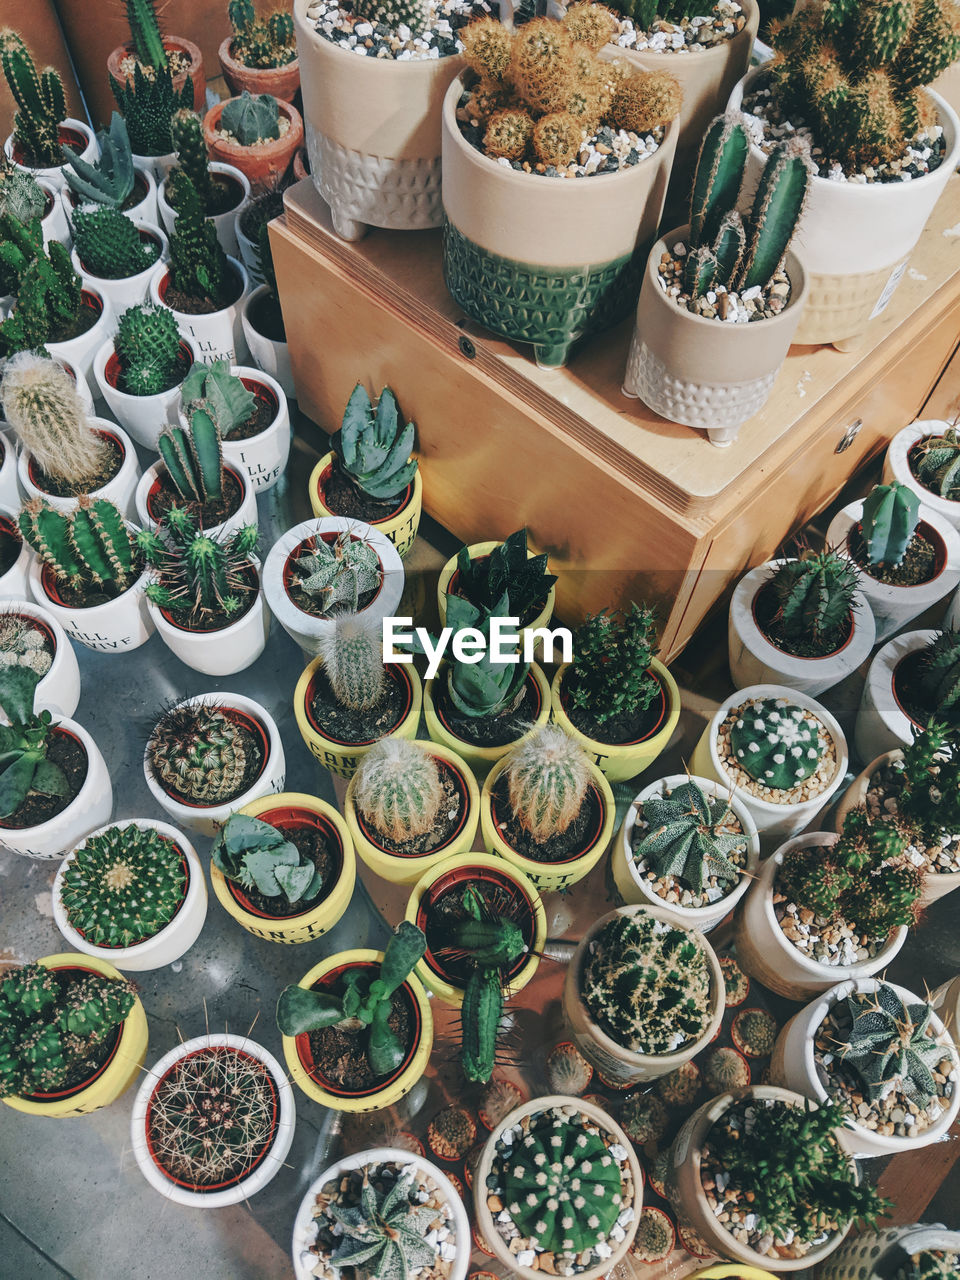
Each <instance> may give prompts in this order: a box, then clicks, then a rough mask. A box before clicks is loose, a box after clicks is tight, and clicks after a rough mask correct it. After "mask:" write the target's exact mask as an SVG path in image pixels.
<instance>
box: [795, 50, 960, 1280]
mask: <svg viewBox="0 0 960 1280" xmlns="http://www.w3.org/2000/svg"><path fill="white" fill-rule="evenodd" d="M954 69H956V68H954ZM946 74H949V72H948V73H946ZM941 79H943V77H941ZM938 83H939V81H938ZM927 1249H929V1250H931V1251H941V1250H942V1251H943V1252H948V1253H957V1252H960V1231H948V1230H947V1228H946V1227H945V1226H943V1224H942V1223H940V1222H929V1223H926V1222H914V1223H910V1224H909V1225H907V1226H902V1227H887V1229H886V1230H885V1231H865V1232H863V1233H861V1234H860V1235H856V1236H854V1237H853V1239H852V1240H847V1241H844V1243H843V1244H842V1245H841V1246H840V1248H839V1249H838V1250H837V1251H836V1253H835V1254H833V1256H832V1257H831V1258H828V1259H827V1261H826V1262H824V1263H821V1265H820V1267H819V1268H818V1270H817V1274H818V1276H819V1277H820V1280H885V1277H887V1276H892V1275H895V1274H896V1273H897V1271H898V1270H899V1269H900V1267H902V1266H905V1265H906V1264H907V1262H908V1261H909V1259H910V1258H911V1257H912V1256H913V1255H914V1254H917V1253H921V1252H923V1251H924V1250H927Z"/></svg>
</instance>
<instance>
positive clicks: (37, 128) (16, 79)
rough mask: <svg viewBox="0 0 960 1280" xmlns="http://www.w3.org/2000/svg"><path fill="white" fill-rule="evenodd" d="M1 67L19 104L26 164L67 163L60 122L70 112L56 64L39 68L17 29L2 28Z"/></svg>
mask: <svg viewBox="0 0 960 1280" xmlns="http://www.w3.org/2000/svg"><path fill="white" fill-rule="evenodd" d="M0 69H2V71H3V75H4V79H5V80H6V82H7V88H8V89H9V90H10V93H11V94H12V95H13V100H14V102H15V103H16V104H17V112H16V115H15V116H14V119H13V140H14V144H15V145H19V146H20V147H21V148H22V149H23V158H24V161H25V163H26V164H28V165H31V166H32V167H34V168H37V169H44V168H52V167H53V166H55V165H59V164H62V163H63V148H62V147H61V145H60V125H61V124H62V123H63V121H64V119H65V117H66V114H67V100H66V95H65V94H64V91H63V81H62V80H61V79H60V75H59V73H58V72H57V71H56V70H54V68H53V67H47V68H46V70H44V71H38V70H37V66H36V63H35V62H34V60H33V58H32V56H31V54H30V51H29V49H28V48H27V46H26V45H25V44H24V42H23V40H22V39H21V37H20V36H19V35H17V33H16V32H15V31H10V30H9V29H7V30H5V31H0Z"/></svg>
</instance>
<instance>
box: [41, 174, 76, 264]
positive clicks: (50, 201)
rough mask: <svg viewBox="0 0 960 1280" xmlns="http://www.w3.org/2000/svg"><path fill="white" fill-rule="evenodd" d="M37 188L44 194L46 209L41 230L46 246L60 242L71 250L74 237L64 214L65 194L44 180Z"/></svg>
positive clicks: (42, 216)
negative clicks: (63, 197) (63, 199)
mask: <svg viewBox="0 0 960 1280" xmlns="http://www.w3.org/2000/svg"><path fill="white" fill-rule="evenodd" d="M37 186H38V187H39V188H40V190H41V191H42V192H43V196H44V202H45V208H44V211H43V213H42V214H41V216H40V229H41V231H42V232H43V243H44V246H46V245H48V244H49V243H50V241H51V240H58V241H59V242H60V244H63V245H66V246H67V248H68V249H69V247H70V243H71V240H72V236H71V234H70V223H69V221H68V220H67V215H66V213H65V212H64V209H63V204H62V202H61V197H62V195H63V192H62V191H61V190H59V189H58V188H57V187H55V186H54V184H53V183H52V182H50V181H48V180H47V179H46V178H44V179H43V180H42V181H40V182H38V183H37Z"/></svg>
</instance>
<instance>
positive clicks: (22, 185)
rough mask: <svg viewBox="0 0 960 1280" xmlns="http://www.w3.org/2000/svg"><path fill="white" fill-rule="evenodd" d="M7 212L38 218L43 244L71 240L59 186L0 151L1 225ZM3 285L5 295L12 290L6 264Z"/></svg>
mask: <svg viewBox="0 0 960 1280" xmlns="http://www.w3.org/2000/svg"><path fill="white" fill-rule="evenodd" d="M7 216H12V217H13V219H14V221H15V222H22V223H28V224H29V223H30V222H32V221H33V220H34V218H39V219H40V232H41V236H42V239H43V243H44V244H47V243H49V241H51V240H59V241H60V242H61V244H65V245H68V244H69V243H70V226H69V223H68V222H67V219H66V215H65V214H64V212H63V206H62V205H61V203H60V196H59V193H58V192H57V190H56V188H55V187H53V186H51V185H50V183H49V182H47V181H46V180H45V179H41V180H40V181H37V179H36V178H34V176H33V174H32V173H30V172H29V170H27V169H18V168H16V167H15V166H14V165H13V164H11V163H10V161H9V160H7V158H6V156H4V155H3V154H2V152H0V227H4V228H5V226H6V223H5V222H4V221H2V220H3V219H4V218H5V217H7ZM4 238H5V239H6V231H4ZM15 287H16V282H15V281H14V284H13V288H15ZM0 289H2V290H3V293H4V295H6V294H9V293H10V291H11V284H10V280H9V278H8V271H7V270H6V269H5V268H4V267H0Z"/></svg>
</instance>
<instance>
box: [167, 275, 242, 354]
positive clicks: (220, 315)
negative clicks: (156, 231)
mask: <svg viewBox="0 0 960 1280" xmlns="http://www.w3.org/2000/svg"><path fill="white" fill-rule="evenodd" d="M227 261H228V262H229V263H230V265H231V266H232V267H233V269H234V271H235V273H236V275H237V277H238V280H239V283H240V288H239V292H238V294H237V297H236V299H235V300H234V301H233V302H231V303H230V305H229V306H228V307H222V308H221V309H220V310H219V311H211V312H210V313H208V314H207V315H199V316H195V315H188V314H187V312H185V311H177V310H176V309H175V308H174V307H171V308H170V310H171V311H173V314H174V315H175V316H176V318H177V324H178V325H179V326H180V332H181V333H182V334H183V335H184V337H187V338H190V339H191V341H192V342H193V347H194V350H195V351H196V353H197V359H198V360H202V361H203V363H204V364H215V363H216V362H217V361H218V360H229V361H230V363H231V364H243V362H244V360H245V359H246V357H247V354H248V353H247V341H246V338H244V336H243V324H242V322H241V319H240V313H241V310H242V308H243V300H244V298H245V297H246V294H247V289H248V287H249V282H248V280H247V272H246V269H245V268H244V266H243V264H242V263H241V262H238V261H237V259H236V258H228V259H227ZM169 280H170V273H169V269H168V267H167V266H166V264H165V263H162V262H161V263H159V264H158V265H157V266H156V267H155V269H154V274H153V275H152V276H151V277H150V299H151V301H152V302H154V303H156V305H157V306H166V305H167V304H166V301H165V295H166V292H167V287H168V285H169Z"/></svg>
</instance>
